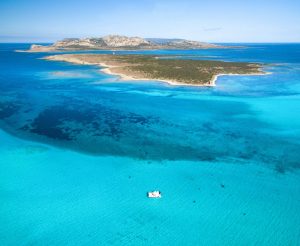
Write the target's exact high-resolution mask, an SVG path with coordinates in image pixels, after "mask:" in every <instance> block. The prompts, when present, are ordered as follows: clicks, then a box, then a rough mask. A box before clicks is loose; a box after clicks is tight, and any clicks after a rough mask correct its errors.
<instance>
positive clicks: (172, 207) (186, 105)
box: [0, 44, 300, 245]
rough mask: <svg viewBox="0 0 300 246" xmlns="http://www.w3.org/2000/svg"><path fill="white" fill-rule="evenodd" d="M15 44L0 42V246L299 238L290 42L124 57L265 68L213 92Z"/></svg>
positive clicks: (298, 85) (298, 133)
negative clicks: (125, 75) (155, 194)
mask: <svg viewBox="0 0 300 246" xmlns="http://www.w3.org/2000/svg"><path fill="white" fill-rule="evenodd" d="M26 47H28V45H26V44H9V45H8V44H1V45H0V53H1V54H0V63H1V66H0V91H1V94H0V126H1V128H2V130H1V131H0V139H1V142H0V153H1V160H0V199H1V201H3V202H1V204H0V221H1V222H2V223H1V224H2V225H5V226H1V227H0V241H1V242H3V244H4V245H44V244H47V245H94V244H96V245H98V244H101V245H169V244H170V243H171V244H172V245H299V244H300V226H299V221H300V213H299V212H300V211H299V207H300V179H299V178H300V176H299V167H300V151H299V150H300V148H299V147H300V117H299V115H300V100H299V99H300V97H299V93H300V45H299V44H289V45H287V44H282V45H271V44H267V45H266V44H258V45H248V48H247V49H228V50H193V51H168V50H165V51H147V52H132V53H147V54H166V55H169V54H176V55H180V56H193V59H207V57H208V56H209V57H210V59H222V60H228V61H251V62H252V61H256V62H262V63H266V64H265V70H266V71H270V72H272V74H270V75H266V76H222V77H220V78H219V79H218V81H217V86H216V87H215V88H195V87H184V86H182V87H174V86H170V85H168V84H165V83H160V82H155V81H153V82H146V83H145V82H134V83H133V82H130V81H128V82H118V81H117V77H114V76H110V75H105V74H102V73H101V72H99V68H98V67H94V66H81V65H72V64H68V63H63V62H53V61H51V62H50V61H45V60H41V59H38V58H41V57H43V56H44V55H45V54H30V53H16V52H13V50H14V49H21V48H26ZM93 53H95V52H93ZM98 53H100V52H98ZM120 53H128V52H120ZM154 189H159V190H161V191H162V193H163V199H160V200H149V199H147V198H146V196H145V194H146V192H147V191H149V190H154Z"/></svg>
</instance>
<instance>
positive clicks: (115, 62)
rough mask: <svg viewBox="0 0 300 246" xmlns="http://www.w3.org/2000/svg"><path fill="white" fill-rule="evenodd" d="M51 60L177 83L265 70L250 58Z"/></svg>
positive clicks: (208, 81) (196, 82) (77, 56)
mask: <svg viewBox="0 0 300 246" xmlns="http://www.w3.org/2000/svg"><path fill="white" fill-rule="evenodd" d="M46 59H49V60H58V61H68V62H73V63H78V64H98V65H101V66H105V67H106V69H104V72H107V73H112V74H117V75H120V76H121V77H123V78H124V79H140V80H144V79H151V80H161V81H166V82H169V83H173V84H189V85H206V86H209V85H214V81H215V79H216V76H217V75H220V74H237V75H239V74H240V75H243V74H253V75H254V74H255V75H258V74H263V72H262V70H261V69H262V65H261V64H258V63H246V62H224V61H215V60H195V59H191V58H188V59H184V57H180V58H178V56H167V57H166V56H151V55H99V54H67V55H55V56H49V57H46Z"/></svg>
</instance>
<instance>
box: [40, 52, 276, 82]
mask: <svg viewBox="0 0 300 246" xmlns="http://www.w3.org/2000/svg"><path fill="white" fill-rule="evenodd" d="M41 59H44V60H49V61H63V62H69V63H73V64H78V65H93V66H99V67H100V71H101V72H102V73H104V74H108V75H114V76H118V77H119V78H118V80H119V81H158V82H164V83H167V84H169V85H172V86H197V87H215V86H216V81H217V79H218V78H219V77H220V76H226V75H228V76H262V75H268V74H271V72H264V71H261V73H246V74H234V73H220V74H215V75H213V76H212V78H211V79H210V81H209V82H207V83H205V84H195V83H183V82H179V81H175V80H166V79H149V78H136V77H133V76H131V75H127V74H124V73H119V72H113V71H111V69H112V68H117V67H119V66H113V65H108V64H106V63H104V62H95V63H92V62H86V61H82V60H79V59H77V58H74V57H65V56H64V55H53V56H46V57H43V58H41Z"/></svg>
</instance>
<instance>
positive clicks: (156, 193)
mask: <svg viewBox="0 0 300 246" xmlns="http://www.w3.org/2000/svg"><path fill="white" fill-rule="evenodd" d="M147 196H148V198H161V192H160V191H158V190H155V191H149V192H148V193H147Z"/></svg>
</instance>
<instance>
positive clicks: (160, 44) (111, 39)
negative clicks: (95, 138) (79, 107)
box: [29, 35, 226, 52]
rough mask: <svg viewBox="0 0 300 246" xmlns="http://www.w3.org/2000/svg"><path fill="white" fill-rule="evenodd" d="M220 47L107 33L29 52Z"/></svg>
mask: <svg viewBox="0 0 300 246" xmlns="http://www.w3.org/2000/svg"><path fill="white" fill-rule="evenodd" d="M211 48H215V49H220V48H226V46H222V45H216V44H210V43H205V42H198V41H191V40H186V39H161V38H149V39H145V38H141V37H127V36H121V35H108V36H104V37H99V38H81V39H80V38H66V39H63V40H61V41H58V42H56V43H54V44H53V45H36V44H33V45H32V46H31V48H30V50H29V52H47V51H66V50H158V49H211Z"/></svg>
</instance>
